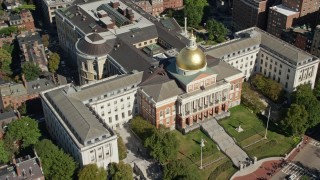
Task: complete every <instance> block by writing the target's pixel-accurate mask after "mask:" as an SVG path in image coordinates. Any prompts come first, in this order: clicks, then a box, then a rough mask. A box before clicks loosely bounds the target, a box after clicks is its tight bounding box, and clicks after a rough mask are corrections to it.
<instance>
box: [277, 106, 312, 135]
mask: <svg viewBox="0 0 320 180" xmlns="http://www.w3.org/2000/svg"><path fill="white" fill-rule="evenodd" d="M307 122H308V112H307V111H306V110H305V108H304V106H303V105H298V104H292V105H291V106H290V108H289V110H288V111H287V114H286V117H285V119H284V120H283V121H282V122H281V124H282V125H283V127H284V128H285V130H286V132H287V133H288V134H289V135H302V134H303V133H304V132H305V131H306V129H307Z"/></svg>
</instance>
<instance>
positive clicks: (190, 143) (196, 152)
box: [173, 130, 230, 180]
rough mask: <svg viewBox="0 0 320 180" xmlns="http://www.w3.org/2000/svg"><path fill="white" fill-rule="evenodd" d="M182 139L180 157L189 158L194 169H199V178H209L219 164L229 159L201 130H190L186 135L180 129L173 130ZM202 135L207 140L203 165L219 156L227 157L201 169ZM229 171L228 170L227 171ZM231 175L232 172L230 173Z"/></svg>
mask: <svg viewBox="0 0 320 180" xmlns="http://www.w3.org/2000/svg"><path fill="white" fill-rule="evenodd" d="M173 132H174V133H175V134H176V136H177V138H178V139H179V141H180V149H179V153H178V159H184V160H187V161H188V163H190V165H191V166H193V167H194V169H197V170H199V174H200V177H199V179H203V180H205V179H208V177H209V175H210V174H211V172H212V171H213V170H214V169H215V168H216V167H217V166H219V165H220V164H221V163H223V162H225V161H228V160H229V159H228V158H227V157H226V156H225V155H224V154H223V153H221V152H220V151H218V149H217V145H216V144H215V143H214V142H213V141H212V140H211V139H210V138H208V137H207V136H206V135H205V134H204V133H203V132H201V131H200V130H196V131H193V132H190V133H188V134H186V135H182V134H181V133H180V132H179V131H177V130H174V131H173ZM201 137H202V138H203V139H204V140H205V147H203V149H202V150H203V162H202V163H203V165H205V164H206V163H209V162H212V161H214V160H216V159H218V158H219V157H225V158H224V159H222V160H220V161H218V162H216V163H213V164H212V165H210V166H208V167H206V168H205V169H202V170H200V169H199V166H200V141H201ZM226 173H228V172H226ZM229 175H230V174H229Z"/></svg>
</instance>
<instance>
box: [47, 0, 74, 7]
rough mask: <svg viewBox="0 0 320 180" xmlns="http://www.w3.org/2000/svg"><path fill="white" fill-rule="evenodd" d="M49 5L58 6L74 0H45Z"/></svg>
mask: <svg viewBox="0 0 320 180" xmlns="http://www.w3.org/2000/svg"><path fill="white" fill-rule="evenodd" d="M43 1H44V2H45V3H46V4H47V6H49V7H50V6H56V5H60V4H71V3H73V2H74V0H43Z"/></svg>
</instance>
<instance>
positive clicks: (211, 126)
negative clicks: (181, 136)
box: [201, 118, 249, 168]
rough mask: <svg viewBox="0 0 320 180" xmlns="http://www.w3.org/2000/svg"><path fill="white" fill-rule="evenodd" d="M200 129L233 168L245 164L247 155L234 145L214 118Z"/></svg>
mask: <svg viewBox="0 0 320 180" xmlns="http://www.w3.org/2000/svg"><path fill="white" fill-rule="evenodd" d="M201 129H202V130H203V131H204V132H205V133H206V134H207V135H208V136H209V137H210V138H211V139H212V140H213V141H215V142H216V143H217V144H218V146H219V148H220V149H221V150H222V151H223V152H224V153H225V154H226V155H227V156H228V157H229V158H230V159H231V160H232V162H233V164H234V165H235V166H237V167H238V168H240V162H247V160H248V159H249V157H248V155H247V153H246V152H244V151H243V150H242V149H241V148H240V147H239V146H238V145H237V144H236V143H235V141H234V140H233V138H232V137H230V136H229V134H227V133H226V132H225V130H224V129H223V128H222V127H221V126H220V125H219V124H218V122H217V120H216V119H215V118H214V119H211V120H208V121H206V122H204V123H202V124H201Z"/></svg>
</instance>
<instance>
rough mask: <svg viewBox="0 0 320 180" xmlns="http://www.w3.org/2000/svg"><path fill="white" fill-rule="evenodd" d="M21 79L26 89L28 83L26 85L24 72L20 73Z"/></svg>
mask: <svg viewBox="0 0 320 180" xmlns="http://www.w3.org/2000/svg"><path fill="white" fill-rule="evenodd" d="M21 79H22V83H23V86H24V87H25V88H26V89H27V88H28V85H27V81H26V78H25V76H24V74H22V75H21Z"/></svg>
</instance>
